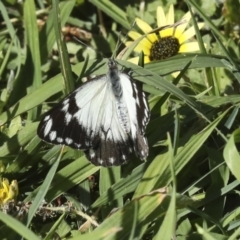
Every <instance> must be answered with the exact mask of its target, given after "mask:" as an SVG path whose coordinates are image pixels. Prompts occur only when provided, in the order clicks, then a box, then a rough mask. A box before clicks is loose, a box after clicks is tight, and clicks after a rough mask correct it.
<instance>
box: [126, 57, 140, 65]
mask: <svg viewBox="0 0 240 240" xmlns="http://www.w3.org/2000/svg"><path fill="white" fill-rule="evenodd" d="M138 61H139V57H134V58H129V59H128V62H131V63H134V64H136V65H137V64H138Z"/></svg>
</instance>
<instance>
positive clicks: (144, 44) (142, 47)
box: [134, 39, 151, 55]
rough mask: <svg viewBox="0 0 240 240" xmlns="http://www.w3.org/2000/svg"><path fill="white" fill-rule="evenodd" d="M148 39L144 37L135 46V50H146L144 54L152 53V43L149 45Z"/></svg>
mask: <svg viewBox="0 0 240 240" xmlns="http://www.w3.org/2000/svg"><path fill="white" fill-rule="evenodd" d="M147 43H148V40H147V39H143V40H142V41H140V43H139V44H138V45H137V46H136V47H135V48H134V51H136V52H142V51H143V52H144V55H149V54H150V48H151V45H150V47H149V45H148V44H147Z"/></svg>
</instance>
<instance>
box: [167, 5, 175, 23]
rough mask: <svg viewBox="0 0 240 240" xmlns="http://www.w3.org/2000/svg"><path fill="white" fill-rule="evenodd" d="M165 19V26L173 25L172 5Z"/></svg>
mask: <svg viewBox="0 0 240 240" xmlns="http://www.w3.org/2000/svg"><path fill="white" fill-rule="evenodd" d="M166 19H167V25H172V24H174V8H173V5H172V4H171V5H170V7H169V10H168V13H167V15H166Z"/></svg>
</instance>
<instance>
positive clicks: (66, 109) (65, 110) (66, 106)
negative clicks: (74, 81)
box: [62, 103, 69, 112]
mask: <svg viewBox="0 0 240 240" xmlns="http://www.w3.org/2000/svg"><path fill="white" fill-rule="evenodd" d="M68 108H69V104H68V103H67V104H66V105H64V107H63V108H62V111H64V112H67V111H68Z"/></svg>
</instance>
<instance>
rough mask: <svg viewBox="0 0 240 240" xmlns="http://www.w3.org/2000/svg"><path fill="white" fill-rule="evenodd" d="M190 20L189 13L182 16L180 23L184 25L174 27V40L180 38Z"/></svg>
mask: <svg viewBox="0 0 240 240" xmlns="http://www.w3.org/2000/svg"><path fill="white" fill-rule="evenodd" d="M190 19H191V14H190V12H187V13H186V14H185V15H184V16H183V18H182V19H181V21H184V23H182V24H180V25H178V26H177V27H176V31H175V33H174V36H175V37H176V38H180V36H181V35H182V33H183V32H184V30H185V28H186V27H187V25H188V23H189V21H190Z"/></svg>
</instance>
